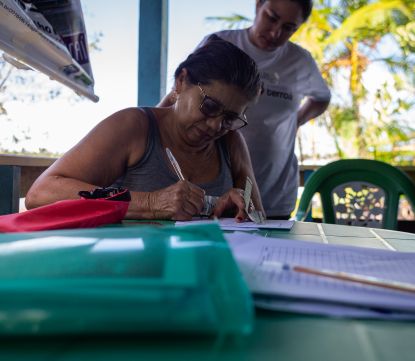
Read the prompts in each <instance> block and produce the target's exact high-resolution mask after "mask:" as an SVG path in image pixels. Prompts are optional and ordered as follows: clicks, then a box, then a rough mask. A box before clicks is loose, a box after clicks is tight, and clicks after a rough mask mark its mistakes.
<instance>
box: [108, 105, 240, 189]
mask: <svg viewBox="0 0 415 361" xmlns="http://www.w3.org/2000/svg"><path fill="white" fill-rule="evenodd" d="M142 109H143V110H144V111H145V113H146V115H147V118H148V124H149V129H148V138H147V146H146V149H145V152H144V155H143V157H142V158H141V159H140V160H139V161H138V162H137V163H136V164H135V165H133V166H131V167H128V168H127V170H126V172H125V174H124V175H123V176H121V177H120V178H118V179H117V181H116V182H115V183H114V184H113V186H115V187H124V188H127V189H129V190H130V191H139V192H153V191H156V190H159V189H162V188H166V187H168V186H170V185H172V184H174V183H177V182H178V178H177V175H176V174H175V173H174V172H173V171H172V170H171V169H170V168H169V166H168V165H167V163H166V159H165V157H164V154H165V150H164V149H163V147H162V145H161V139H160V133H159V129H158V126H157V120H156V119H155V116H154V114H153V113H152V112H151V110H150V109H148V108H142ZM216 146H217V147H218V150H219V154H220V172H219V175H218V177H217V178H216V179H214V180H213V181H211V182H208V183H204V184H197V185H198V186H199V187H200V188H202V189H204V190H205V192H206V194H207V195H211V196H221V195H222V194H224V193H225V192H226V191H228V190H229V189H230V188H232V187H233V181H232V173H231V168H230V157H229V153H228V150H227V146H226V144H225V139H224V138H221V139H218V140H217V141H216Z"/></svg>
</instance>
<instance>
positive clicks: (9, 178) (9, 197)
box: [0, 165, 20, 215]
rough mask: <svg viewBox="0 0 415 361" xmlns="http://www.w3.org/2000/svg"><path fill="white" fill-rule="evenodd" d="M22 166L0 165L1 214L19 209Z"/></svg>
mask: <svg viewBox="0 0 415 361" xmlns="http://www.w3.org/2000/svg"><path fill="white" fill-rule="evenodd" d="M19 197H20V167H19V166H14V165H0V215H2V214H10V213H16V212H18V211H19Z"/></svg>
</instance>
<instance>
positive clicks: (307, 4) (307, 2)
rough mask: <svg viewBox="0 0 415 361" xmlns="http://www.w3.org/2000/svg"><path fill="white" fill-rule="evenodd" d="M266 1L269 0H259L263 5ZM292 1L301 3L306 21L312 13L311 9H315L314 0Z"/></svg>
mask: <svg viewBox="0 0 415 361" xmlns="http://www.w3.org/2000/svg"><path fill="white" fill-rule="evenodd" d="M265 1H268V0H259V3H260V4H261V5H262V4H263V3H264V2H265ZM290 1H292V2H295V3H297V4H298V5H300V7H301V10H302V12H303V19H304V21H307V19H308V18H309V17H310V15H311V10H313V0H290Z"/></svg>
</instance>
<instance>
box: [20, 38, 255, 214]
mask: <svg viewBox="0 0 415 361" xmlns="http://www.w3.org/2000/svg"><path fill="white" fill-rule="evenodd" d="M259 90H260V80H259V74H258V71H257V68H256V65H255V63H254V61H253V60H252V59H251V58H250V57H249V56H248V55H246V54H245V53H244V52H243V51H241V50H239V49H238V48H237V47H236V46H234V45H232V44H231V43H229V42H227V41H224V40H221V39H219V38H217V37H216V38H212V39H211V40H210V41H208V42H207V43H206V44H205V45H204V46H203V47H200V48H199V49H197V50H196V51H195V52H194V53H192V54H191V55H189V56H188V58H187V59H186V60H185V61H184V62H182V63H181V64H180V65H179V67H178V68H177V69H176V72H175V85H174V92H173V93H172V96H174V100H173V102H172V103H173V105H172V106H170V107H164V108H155V107H154V108H128V109H124V110H121V111H118V112H116V113H115V114H113V115H111V116H109V117H108V118H106V119H104V120H103V121H102V122H101V123H99V124H98V125H97V126H96V127H95V128H94V129H93V130H91V132H90V133H89V134H88V135H86V137H85V138H83V139H82V140H81V141H80V142H79V143H78V144H77V145H76V146H74V147H73V148H72V149H71V150H69V151H68V152H67V153H66V154H65V155H63V156H62V157H61V158H60V159H59V160H57V161H56V162H55V163H54V164H53V165H52V166H51V167H49V168H48V169H47V170H46V171H45V172H44V173H43V174H42V175H41V176H40V177H39V178H38V179H37V180H36V182H35V183H34V184H33V186H32V187H31V189H30V190H29V192H28V194H27V197H26V206H27V208H34V207H38V206H41V205H45V204H49V203H52V202H55V201H58V200H63V199H76V198H79V196H78V192H79V191H80V190H87V189H91V190H92V189H94V188H96V187H106V186H110V185H116V186H122V187H124V188H127V189H129V190H130V192H131V197H132V199H131V202H130V205H129V209H128V213H127V216H126V217H127V218H132V219H174V220H189V219H191V218H192V217H193V216H195V215H198V214H200V212H201V211H202V209H203V206H204V198H205V195H210V196H217V197H219V198H218V200H217V202H216V205H215V207H214V210H213V214H214V215H215V216H218V217H219V216H221V215H222V214H223V212H225V211H226V212H228V213H229V212H233V215H234V216H235V217H236V219H237V220H244V219H245V218H246V217H247V215H246V213H245V210H244V209H245V202H244V199H243V194H242V192H241V188H244V186H245V181H246V178H247V177H250V179H252V180H253V191H252V200H253V203H254V206H255V207H256V208H257V209H258V210H262V211H263V208H262V203H261V200H260V197H259V192H258V189H257V186H256V183H255V179H254V175H253V171H252V166H251V162H250V159H249V155H248V150H247V147H246V144H245V142H244V140H243V138H242V136H241V134H240V133H239V132H238V131H237V129H239V128H241V127H243V126H245V125H246V124H247V120H246V117H245V111H246V109H247V107H248V105H249V104H250V103H251V102H252V101H255V99H256V98H257V95H258V94H259ZM166 148H168V149H170V150H171V152H172V154H173V155H174V157H175V158H176V160H177V162H178V164H179V165H180V168H181V171H182V174H183V177H184V180H179V179H178V177H177V174H176V173H175V171H174V168H173V166H172V163H171V162H170V161H169V158H168V156H167V154H166Z"/></svg>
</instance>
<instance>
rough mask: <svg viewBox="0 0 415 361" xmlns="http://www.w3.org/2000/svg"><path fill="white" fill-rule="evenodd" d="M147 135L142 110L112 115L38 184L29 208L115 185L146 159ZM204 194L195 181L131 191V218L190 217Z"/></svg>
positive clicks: (30, 194)
mask: <svg viewBox="0 0 415 361" xmlns="http://www.w3.org/2000/svg"><path fill="white" fill-rule="evenodd" d="M147 134H148V123H147V118H146V116H145V114H144V113H143V112H141V111H139V110H137V109H126V110H123V111H120V112H117V113H115V114H113V115H112V116H110V117H108V118H107V119H105V120H104V121H102V122H101V123H100V124H98V125H97V126H96V127H95V128H94V129H93V130H92V131H91V132H90V133H89V134H88V135H87V136H86V137H85V138H84V139H83V140H81V141H80V142H79V143H78V144H77V145H76V146H75V147H73V148H72V149H71V150H69V151H68V152H67V153H66V154H65V155H64V156H62V157H61V158H60V159H59V160H57V161H56V162H55V163H54V164H53V165H52V166H50V167H49V168H48V169H47V170H46V171H45V172H44V173H43V174H42V175H41V176H40V177H39V178H38V179H37V180H36V181H35V182H34V184H33V185H32V187H31V188H30V190H29V192H28V193H27V196H26V207H27V208H28V209H31V208H35V207H39V206H42V205H46V204H49V203H53V202H56V201H58V200H64V199H79V195H78V192H79V191H81V190H89V191H90V190H93V189H95V188H97V187H107V186H110V185H111V184H113V183H114V181H115V180H116V179H117V178H119V177H120V176H121V175H122V174H123V173H124V172H125V169H126V168H127V167H128V166H132V165H133V164H135V163H137V162H138V160H139V159H141V157H142V156H143V154H144V151H145V147H146V143H147ZM203 196H204V192H203V190H202V189H200V188H199V187H197V186H195V185H193V184H191V183H189V182H178V183H176V184H174V185H172V186H170V187H167V188H165V189H162V190H159V191H156V192H131V198H132V200H131V202H130V206H129V209H128V213H127V216H126V218H145V219H150V218H160V219H161V218H164V219H180V220H188V219H191V217H192V216H193V215H195V214H198V213H200V211H201V209H202V207H203Z"/></svg>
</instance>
